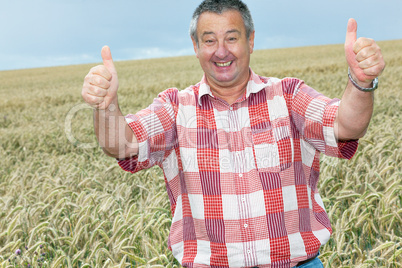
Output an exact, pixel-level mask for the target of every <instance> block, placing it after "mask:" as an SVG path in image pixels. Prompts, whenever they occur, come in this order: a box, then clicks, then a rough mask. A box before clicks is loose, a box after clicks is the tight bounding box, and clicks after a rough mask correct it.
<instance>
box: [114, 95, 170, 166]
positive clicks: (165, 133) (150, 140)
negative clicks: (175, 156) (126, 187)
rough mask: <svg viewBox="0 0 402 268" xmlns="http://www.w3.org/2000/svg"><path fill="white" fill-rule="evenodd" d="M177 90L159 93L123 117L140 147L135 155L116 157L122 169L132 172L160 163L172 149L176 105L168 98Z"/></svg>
mask: <svg viewBox="0 0 402 268" xmlns="http://www.w3.org/2000/svg"><path fill="white" fill-rule="evenodd" d="M177 92H178V90H177V89H168V90H166V91H164V92H162V93H160V94H159V95H158V97H157V98H155V99H154V101H153V103H152V104H151V105H150V106H148V107H147V108H146V109H143V110H141V111H139V112H138V113H136V114H128V115H127V116H126V117H125V118H126V122H127V124H128V125H129V126H130V128H131V129H132V130H133V132H134V135H135V137H136V138H137V142H138V146H139V148H138V149H139V150H138V155H136V156H133V157H129V158H126V159H122V160H118V163H119V165H120V167H121V168H122V169H124V170H126V171H129V172H132V173H134V172H137V171H139V170H142V169H146V168H150V167H152V166H154V165H160V164H161V163H162V162H163V160H164V159H165V158H166V157H167V156H168V155H169V153H170V151H171V150H173V149H174V148H175V146H176V145H177V131H176V124H175V107H174V106H175V104H174V103H172V101H171V99H172V98H171V97H172V95H175V94H176V95H177Z"/></svg>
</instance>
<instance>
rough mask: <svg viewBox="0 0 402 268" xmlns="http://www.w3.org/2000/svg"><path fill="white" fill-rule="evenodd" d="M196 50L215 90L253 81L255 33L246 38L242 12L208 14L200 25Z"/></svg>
mask: <svg viewBox="0 0 402 268" xmlns="http://www.w3.org/2000/svg"><path fill="white" fill-rule="evenodd" d="M197 36H198V40H199V41H198V45H197V44H196V42H195V40H194V39H193V45H194V51H195V53H196V55H197V58H198V59H199V61H200V64H201V67H202V69H203V70H204V72H205V75H206V78H207V80H208V83H209V85H210V86H211V88H212V89H215V90H218V89H223V88H236V87H240V86H241V87H245V85H246V84H247V82H248V79H249V63H250V54H251V53H252V52H253V47H254V32H252V33H251V34H250V37H249V38H247V36H246V28H245V26H244V22H243V18H242V17H241V14H240V12H238V11H236V10H229V11H225V12H223V13H222V14H216V13H212V12H204V13H202V14H201V15H200V17H199V19H198V25H197Z"/></svg>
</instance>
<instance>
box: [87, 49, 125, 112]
mask: <svg viewBox="0 0 402 268" xmlns="http://www.w3.org/2000/svg"><path fill="white" fill-rule="evenodd" d="M101 54H102V60H103V65H98V66H95V67H93V68H92V69H91V70H90V71H89V73H88V74H87V75H86V76H85V79H84V85H83V86H82V92H81V95H82V98H83V99H84V101H85V102H86V103H88V104H89V105H90V106H92V107H94V108H96V109H99V110H105V109H107V108H109V106H110V104H114V105H116V106H117V89H118V88H119V80H118V78H117V72H116V68H115V67H114V64H113V59H112V54H111V52H110V48H109V47H108V46H104V47H103V48H102V53H101ZM110 108H112V107H110ZM115 108H117V107H113V109H115Z"/></svg>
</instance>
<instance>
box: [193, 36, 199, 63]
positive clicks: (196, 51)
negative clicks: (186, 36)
mask: <svg viewBox="0 0 402 268" xmlns="http://www.w3.org/2000/svg"><path fill="white" fill-rule="evenodd" d="M191 41H193V47H194V52H195V55H196V56H197V58H198V46H197V42H195V40H194V37H191Z"/></svg>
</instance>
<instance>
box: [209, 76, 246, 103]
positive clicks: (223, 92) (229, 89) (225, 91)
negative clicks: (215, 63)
mask: <svg viewBox="0 0 402 268" xmlns="http://www.w3.org/2000/svg"><path fill="white" fill-rule="evenodd" d="M249 78H250V76H248V77H247V79H246V80H245V81H244V82H242V83H241V84H239V85H228V86H225V85H223V86H222V85H216V84H215V83H210V81H208V84H209V86H210V89H211V92H212V94H213V95H214V96H215V97H217V98H220V99H221V100H224V101H226V102H227V103H228V104H229V105H232V104H233V103H234V102H236V100H237V99H238V98H240V97H241V96H242V95H243V94H244V92H245V91H246V89H247V84H248V80H249Z"/></svg>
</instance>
